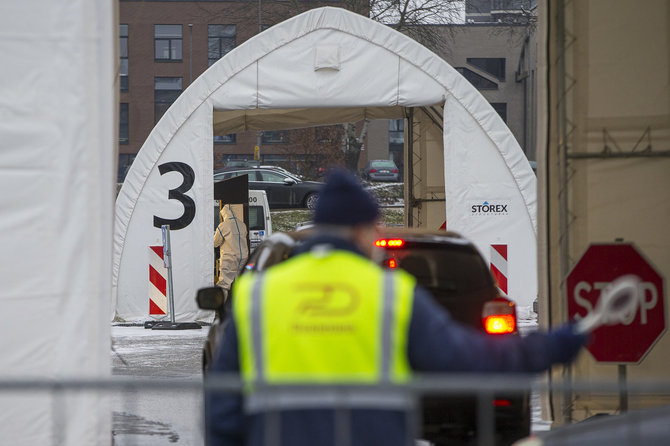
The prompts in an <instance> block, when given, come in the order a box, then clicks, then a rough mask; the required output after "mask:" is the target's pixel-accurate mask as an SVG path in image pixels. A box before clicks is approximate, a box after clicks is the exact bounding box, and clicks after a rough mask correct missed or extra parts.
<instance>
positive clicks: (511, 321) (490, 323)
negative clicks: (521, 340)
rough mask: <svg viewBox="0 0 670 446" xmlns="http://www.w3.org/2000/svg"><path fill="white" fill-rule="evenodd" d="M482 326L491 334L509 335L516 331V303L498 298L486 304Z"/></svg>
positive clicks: (483, 309)
mask: <svg viewBox="0 0 670 446" xmlns="http://www.w3.org/2000/svg"><path fill="white" fill-rule="evenodd" d="M482 324H483V325H484V330H486V332H487V333H489V334H507V333H514V332H515V331H516V307H515V306H514V302H512V301H511V300H509V299H505V298H504V297H497V298H495V299H493V300H490V301H488V302H486V303H485V304H484V308H482Z"/></svg>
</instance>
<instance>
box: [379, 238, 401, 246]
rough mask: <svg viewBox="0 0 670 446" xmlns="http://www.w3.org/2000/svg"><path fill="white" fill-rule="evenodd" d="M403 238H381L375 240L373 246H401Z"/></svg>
mask: <svg viewBox="0 0 670 446" xmlns="http://www.w3.org/2000/svg"><path fill="white" fill-rule="evenodd" d="M404 244H405V240H403V239H401V238H382V239H379V240H376V241H375V246H376V247H378V248H402V247H403V245H404Z"/></svg>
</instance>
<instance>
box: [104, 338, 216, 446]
mask: <svg viewBox="0 0 670 446" xmlns="http://www.w3.org/2000/svg"><path fill="white" fill-rule="evenodd" d="M207 330H208V327H204V328H203V329H202V330H182V331H152V330H145V329H144V328H143V327H118V326H115V327H112V342H113V351H112V367H113V369H112V373H113V374H114V375H117V376H119V375H123V376H132V377H137V378H152V379H155V380H159V381H160V380H165V379H166V378H180V379H187V380H190V379H192V380H194V381H197V382H199V381H201V380H202V375H201V372H200V370H201V369H200V367H201V366H200V364H201V360H202V358H201V350H202V345H203V343H204V339H205V337H206V335H207ZM112 407H113V411H114V412H113V429H112V432H113V444H114V445H115V446H122V445H123V446H125V445H129V446H130V445H133V446H159V445H174V444H182V445H193V446H199V445H203V444H204V441H203V427H202V412H203V409H202V395H201V394H200V393H194V392H183V391H179V392H175V391H171V390H170V389H169V388H166V389H165V390H164V391H161V392H147V391H142V390H141V389H138V390H137V391H134V392H127V393H125V394H123V395H117V396H115V397H114V398H113V401H112Z"/></svg>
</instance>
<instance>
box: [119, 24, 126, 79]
mask: <svg viewBox="0 0 670 446" xmlns="http://www.w3.org/2000/svg"><path fill="white" fill-rule="evenodd" d="M119 55H120V57H121V69H120V74H121V79H120V84H121V91H128V25H119Z"/></svg>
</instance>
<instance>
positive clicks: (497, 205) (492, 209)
mask: <svg viewBox="0 0 670 446" xmlns="http://www.w3.org/2000/svg"><path fill="white" fill-rule="evenodd" d="M470 213H471V214H472V215H508V214H509V202H506V201H495V202H493V201H492V202H489V201H486V200H485V201H484V202H483V203H479V202H477V203H473V204H472V205H471V206H470Z"/></svg>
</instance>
